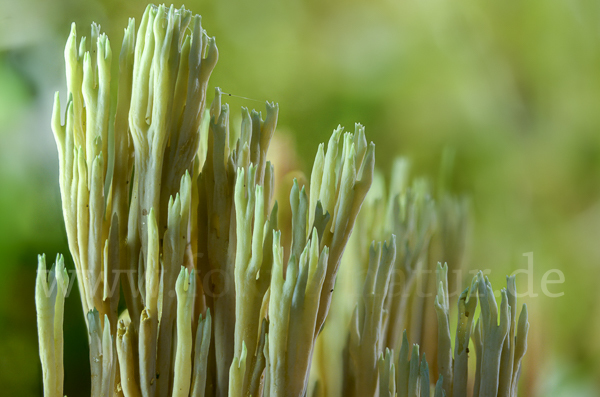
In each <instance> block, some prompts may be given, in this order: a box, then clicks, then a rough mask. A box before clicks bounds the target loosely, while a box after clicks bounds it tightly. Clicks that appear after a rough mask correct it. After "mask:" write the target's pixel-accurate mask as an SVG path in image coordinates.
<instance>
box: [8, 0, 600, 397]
mask: <svg viewBox="0 0 600 397" xmlns="http://www.w3.org/2000/svg"><path fill="white" fill-rule="evenodd" d="M180 5H181V3H180V2H176V6H180ZM185 5H186V7H187V8H189V9H191V10H193V11H194V12H196V13H199V14H201V15H202V16H203V26H204V28H205V29H207V31H208V33H209V35H214V36H216V37H217V45H218V47H219V51H220V59H219V63H218V65H217V67H216V70H215V72H214V73H213V76H212V78H211V86H212V87H214V86H219V87H222V89H223V90H224V91H225V92H228V93H232V94H234V95H238V96H243V97H247V98H251V99H254V100H257V101H258V102H255V101H251V100H247V99H240V98H235V97H231V98H227V99H228V101H229V103H230V104H231V106H232V109H234V113H235V109H238V108H239V106H248V107H258V108H262V107H263V105H262V104H261V103H260V102H262V101H264V100H267V99H268V100H274V101H277V102H279V104H280V115H279V128H278V131H279V132H278V134H279V136H280V137H282V140H281V141H280V142H279V144H280V146H286V145H287V146H288V150H291V149H294V150H295V151H296V153H297V155H296V156H295V159H294V162H295V166H297V167H298V168H300V169H302V170H304V171H308V172H309V171H310V169H309V167H310V165H311V164H312V159H313V158H314V154H315V152H316V148H317V143H318V142H321V141H323V140H325V139H327V137H328V136H329V134H330V133H331V131H332V130H333V129H334V128H335V127H336V126H337V125H338V124H342V125H345V126H347V127H350V128H352V126H353V123H354V122H357V121H360V122H362V123H363V124H365V125H366V128H367V135H368V138H369V139H371V140H373V141H374V142H375V143H376V145H377V154H376V156H377V167H378V168H379V169H381V170H382V171H383V172H384V173H386V172H388V171H389V168H390V166H391V163H392V161H393V159H394V158H395V156H397V155H404V156H408V157H409V158H410V159H411V161H412V173H413V175H417V176H429V177H430V178H432V179H435V178H436V177H437V175H438V169H439V166H440V159H441V154H442V152H443V150H444V148H446V147H450V148H452V149H453V150H454V151H455V153H456V164H455V172H454V177H453V179H452V183H451V187H452V189H453V190H454V191H455V192H457V193H465V194H468V195H469V196H470V197H471V200H472V215H473V219H474V222H473V229H472V233H471V234H472V236H471V237H472V239H471V244H470V250H469V261H468V262H469V267H470V268H471V269H475V268H486V269H491V271H492V272H491V274H490V278H491V280H492V282H493V283H494V284H495V285H496V286H500V285H502V284H503V283H504V275H505V274H510V273H512V272H513V271H515V270H516V269H524V268H526V267H527V257H525V256H523V254H524V253H529V252H532V253H533V264H534V266H533V277H532V278H531V279H530V280H532V281H531V282H532V283H533V284H532V285H533V291H532V292H534V293H537V294H539V296H537V297H530V298H525V299H524V300H525V301H526V302H527V303H528V305H529V313H530V322H531V330H530V338H529V346H530V350H529V352H528V353H527V356H526V363H525V365H526V370H525V372H524V374H523V377H522V385H521V386H522V390H523V393H522V394H523V395H524V396H546V397H548V396H598V395H600V338H598V335H599V334H600V288H598V285H599V283H598V280H599V278H600V2H598V1H597V0H553V1H548V0H504V1H493V0H461V1H451V0H370V1H356V0H345V1H342V0H308V1H300V0H297V1H280V0H269V1H262V0H261V1H252V2H250V1H235V2H234V1H228V0H220V1H208V0H206V1H189V2H186V3H185ZM145 6H146V3H145V2H144V1H138V0H134V1H131V0H130V1H116V0H106V1H94V0H88V1H75V0H52V1H49V0H19V1H16V0H1V1H0V388H1V391H0V394H2V395H7V396H8V395H10V396H38V395H41V366H40V364H39V358H38V353H37V334H36V324H35V308H34V281H35V270H36V263H37V260H36V255H37V254H38V253H41V252H45V253H46V254H47V255H48V256H49V259H51V258H53V257H54V255H56V253H58V252H62V253H65V254H66V253H68V249H67V244H66V236H65V231H64V226H63V224H62V217H61V207H60V196H59V190H58V163H57V152H56V147H55V144H54V142H53V137H52V133H51V130H50V114H51V108H52V97H53V93H54V92H55V91H57V90H58V91H60V93H61V95H62V98H63V100H64V98H65V77H64V66H63V55H62V54H63V48H64V43H65V41H66V38H67V36H68V33H69V29H70V23H71V22H73V21H75V22H76V23H77V25H78V31H79V33H80V34H87V35H89V24H90V23H91V22H92V21H96V22H98V23H99V24H100V25H101V26H102V30H103V31H105V32H106V33H107V34H108V35H109V38H110V39H111V44H112V47H113V53H115V59H114V60H116V54H118V51H119V49H120V42H121V40H122V37H123V28H124V27H125V26H126V24H127V19H128V17H130V16H133V17H135V18H136V20H138V21H139V19H140V18H141V15H142V13H143V10H144V8H145ZM115 66H116V62H115ZM211 92H212V91H211ZM210 98H212V94H211V97H210ZM290 158H291V157H290ZM288 160H289V158H288ZM288 165H289V164H288ZM69 261H70V258H69ZM69 266H71V267H72V263H71V262H69ZM549 269H559V270H560V271H562V272H563V274H564V280H565V281H564V283H563V284H554V285H551V286H550V290H551V292H553V293H557V292H564V295H563V296H561V297H556V298H551V297H548V296H544V294H543V292H542V289H541V282H542V277H543V275H544V273H545V272H546V271H547V270H549ZM553 278H556V277H553ZM517 282H518V283H519V286H520V289H523V290H525V289H527V287H528V285H525V284H527V280H526V278H525V276H524V275H520V276H518V278H517ZM65 339H66V343H65V349H66V358H65V360H66V362H65V366H66V370H65V372H66V375H65V377H66V379H65V381H66V389H65V393H66V394H67V395H69V396H82V395H85V392H86V390H88V389H87V387H86V384H87V383H86V382H89V380H88V379H89V369H88V367H89V366H88V364H87V363H88V354H87V340H86V337H85V329H84V323H83V315H82V312H81V308H80V302H79V299H78V298H77V296H76V295H72V296H71V298H70V299H67V304H66V323H65Z"/></svg>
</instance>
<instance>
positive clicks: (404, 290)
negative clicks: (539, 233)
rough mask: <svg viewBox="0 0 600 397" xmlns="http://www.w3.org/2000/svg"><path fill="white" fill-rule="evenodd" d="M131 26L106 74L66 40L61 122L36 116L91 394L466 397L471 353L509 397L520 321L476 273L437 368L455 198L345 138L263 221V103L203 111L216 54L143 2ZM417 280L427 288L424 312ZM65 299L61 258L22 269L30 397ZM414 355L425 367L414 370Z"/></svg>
mask: <svg viewBox="0 0 600 397" xmlns="http://www.w3.org/2000/svg"><path fill="white" fill-rule="evenodd" d="M135 29H136V28H135V21H134V20H133V19H130V20H129V22H128V26H127V28H126V29H125V31H124V37H123V42H122V47H121V51H120V53H119V60H118V64H119V71H118V76H111V64H112V61H113V59H112V58H113V55H112V49H111V45H110V42H109V40H108V37H107V36H106V35H105V34H104V33H102V32H101V31H100V26H99V25H96V24H92V27H91V34H90V39H89V40H88V39H86V38H85V37H83V38H81V39H80V40H79V41H78V38H77V29H76V26H75V24H73V25H72V26H71V32H70V34H69V38H68V40H67V43H66V47H65V52H64V59H65V65H66V76H67V100H66V104H65V105H64V107H63V108H61V103H60V98H59V96H58V93H57V94H56V95H55V98H54V108H53V112H52V120H51V126H52V130H53V134H54V138H55V141H56V145H57V149H58V156H59V186H60V192H61V199H62V211H63V218H64V222H65V228H66V232H67V238H68V244H69V250H70V251H71V254H72V257H73V262H74V266H75V271H76V278H77V284H78V288H79V292H80V296H81V303H82V308H83V310H84V313H85V321H86V326H87V330H88V340H89V349H90V350H89V353H90V370H91V371H90V372H91V393H90V395H91V396H93V397H97V396H107V395H113V394H115V395H117V394H118V395H121V393H122V395H124V396H125V397H142V396H143V397H156V396H167V395H173V396H178V397H184V396H192V397H204V396H206V397H225V396H235V397H237V396H244V397H248V396H255V397H257V396H263V397H267V396H270V397H277V396H284V395H286V396H287V395H290V396H305V395H311V393H312V396H313V397H317V396H333V397H337V396H341V395H344V396H361V397H362V396H375V395H380V396H385V397H388V396H389V397H394V396H397V397H408V396H410V397H425V396H427V397H429V396H430V395H431V393H432V392H431V389H432V384H431V383H432V382H433V381H434V379H432V378H433V377H435V376H436V375H439V376H438V379H437V382H436V386H435V389H434V390H435V391H434V392H433V394H434V397H442V396H446V395H448V396H453V395H454V396H455V397H466V395H467V385H468V384H469V382H468V359H469V349H468V346H469V339H472V340H473V343H474V345H475V352H476V371H475V375H474V376H475V382H474V390H473V395H474V396H475V397H484V396H486V397H487V396H502V397H514V396H516V392H517V383H518V380H519V377H520V374H521V367H522V359H523V356H524V354H525V351H526V349H527V341H526V338H527V333H528V329H529V323H528V318H527V308H526V306H523V309H522V310H521V314H520V317H519V321H518V322H517V321H516V319H517V310H516V307H517V306H516V282H515V278H514V277H511V278H508V279H507V289H506V290H503V291H502V303H501V305H500V309H498V306H497V304H496V301H495V297H494V294H493V290H492V288H491V285H490V283H489V281H488V280H487V279H485V280H484V278H483V276H482V275H481V274H478V275H477V276H476V277H475V278H474V280H473V283H472V284H471V287H470V288H468V289H466V290H465V291H464V292H463V293H462V294H461V295H460V297H459V299H458V325H457V330H456V343H455V349H454V357H453V356H452V348H451V333H450V325H449V324H450V317H449V316H450V298H451V294H450V290H452V286H453V283H455V282H456V280H449V279H448V271H449V269H451V270H454V269H457V268H459V267H460V266H461V265H462V262H463V257H464V251H465V240H466V235H467V233H466V231H467V226H468V205H467V202H466V200H464V199H460V198H457V197H454V196H452V195H450V194H449V193H447V191H446V190H445V189H444V188H443V186H442V188H441V189H440V191H441V192H442V193H440V195H439V197H436V199H434V197H433V195H432V193H431V192H432V191H433V190H432V188H431V186H430V185H429V183H428V182H427V181H425V180H424V179H420V180H416V181H414V182H413V183H412V184H410V183H409V179H408V162H407V161H406V160H404V159H401V160H398V161H396V162H395V163H394V168H393V172H392V183H391V184H390V186H389V189H388V190H387V192H386V186H385V182H384V178H383V176H382V174H381V173H380V172H376V171H375V168H374V163H375V145H374V144H373V143H368V142H367V139H366V136H365V128H364V127H363V126H362V125H360V124H355V127H354V132H344V129H343V128H342V127H341V126H339V127H338V128H336V129H335V130H334V131H333V133H332V135H331V137H330V139H329V141H328V143H327V146H325V144H324V143H322V144H320V145H319V146H318V150H317V153H316V156H315V159H314V164H313V168H312V172H311V175H310V180H307V179H306V178H305V177H304V176H303V175H301V176H298V177H297V179H294V181H293V184H292V187H291V190H290V195H289V201H290V207H289V208H290V211H287V210H288V208H287V207H284V208H283V210H282V211H281V214H279V213H278V208H279V207H278V203H277V202H276V201H275V202H274V203H273V197H274V196H275V193H276V187H275V180H276V175H275V171H274V165H273V164H272V163H271V162H270V161H267V159H268V150H269V146H270V142H271V140H272V137H273V135H274V132H275V129H276V125H277V120H278V113H279V106H278V104H276V103H272V102H266V104H265V108H266V117H265V119H264V120H263V118H262V114H261V113H260V112H258V111H256V110H249V109H247V108H242V110H241V114H242V117H241V125H240V128H239V130H236V129H235V128H233V129H231V131H230V124H229V120H230V111H229V105H228V104H226V103H223V101H222V95H223V92H222V91H221V89H220V88H215V96H214V100H213V102H212V104H211V106H210V107H208V108H207V102H206V101H207V95H206V91H207V87H208V80H209V77H210V75H211V73H212V71H213V69H214V67H215V65H216V62H217V60H218V56H219V54H218V49H217V46H216V41H215V39H214V38H209V36H208V34H207V33H206V31H205V30H204V29H203V28H202V24H201V18H200V16H198V15H192V13H191V12H190V11H188V10H186V9H185V8H183V7H182V8H180V9H176V8H175V7H174V6H170V7H166V6H164V5H160V6H154V5H149V6H148V7H147V8H146V10H145V12H144V15H143V17H142V19H141V21H140V24H139V27H138V29H137V32H136V30H135ZM115 77H116V78H115ZM115 84H116V85H117V86H116V87H115V86H114V85H115ZM111 92H116V93H117V95H116V105H114V106H113V103H112V102H111V100H112V98H111V94H110V93H111ZM63 114H64V120H61V118H62V117H63ZM109 131H111V133H109ZM238 131H239V132H238ZM109 148H110V150H109ZM446 157H447V156H446ZM446 157H445V159H446V160H448V159H447V158H446ZM446 163H448V161H444V165H443V167H446V168H443V170H442V172H443V173H444V172H445V171H444V170H446V171H447V168H448V167H449V165H448V164H446ZM444 175H446V174H444ZM369 191H371V193H370V195H368V193H369ZM277 195H278V197H279V192H278V193H277ZM363 207H364V208H363ZM361 209H362V211H361ZM278 217H281V219H278ZM353 231H354V232H353ZM352 234H354V237H352ZM282 236H283V238H282ZM389 236H391V239H390V240H388V241H389V242H388V243H386V242H379V243H375V241H382V240H383V239H385V238H389ZM351 239H352V240H351ZM365 241H373V244H372V245H371V248H370V249H369V248H368V245H366V244H364V242H365ZM346 251H348V252H347V254H346V255H344V253H345V252H346ZM445 258H448V264H449V266H447V265H444V266H441V265H440V264H438V267H437V275H436V282H435V283H434V282H433V278H431V281H432V282H429V280H430V278H429V277H428V276H426V275H427V274H428V273H432V271H433V270H434V264H435V263H436V262H438V260H445ZM342 263H343V264H342ZM356 275H359V277H357V276H356ZM363 275H364V278H363V277H362V276H363ZM419 285H425V286H427V288H429V289H430V290H428V291H429V292H437V296H436V297H435V299H434V300H433V302H430V301H429V300H427V299H425V298H424V297H423V296H421V295H420V294H417V291H416V287H417V286H419ZM69 287H70V285H69V276H68V274H67V271H66V269H65V265H64V259H63V258H62V256H59V257H58V258H57V261H56V264H55V267H53V268H52V270H50V271H49V272H48V271H47V270H46V263H45V257H43V256H40V257H39V259H38V274H37V279H36V310H37V321H38V331H39V343H40V359H41V362H42V371H43V383H44V396H45V397H60V396H62V395H63V380H64V369H63V331H62V330H63V313H64V299H65V296H66V291H67V290H68V288H69ZM335 289H337V290H340V291H341V292H340V293H336V294H335V295H334V290H335ZM121 290H122V291H123V296H124V298H125V306H126V309H125V310H123V311H122V312H121V313H119V312H118V310H119V307H120V304H119V297H120V291H121ZM428 291H424V292H428ZM477 291H479V296H477V295H476V294H477ZM419 292H421V291H419ZM478 301H479V302H480V307H481V315H480V316H479V319H478V320H477V323H476V325H475V326H474V327H473V321H474V318H475V310H476V306H477V302H478ZM432 303H433V305H432ZM431 306H433V307H434V308H435V311H436V313H437V320H438V324H437V334H435V332H432V330H435V329H436V327H435V325H434V324H433V322H434V321H435V318H434V319H433V320H431V317H432V316H430V315H429V314H431V313H432V312H433V311H432V310H431ZM498 310H500V323H499V324H498V322H497V316H498ZM430 312H431V313H430ZM433 317H435V316H433ZM326 320H327V321H326ZM348 324H350V326H349V327H348ZM340 330H346V333H345V334H343V335H342V336H347V338H346V339H345V338H343V337H340ZM409 336H410V339H411V340H412V341H413V342H416V343H413V344H412V345H411V344H409ZM436 337H437V338H436ZM411 346H412V347H411ZM394 351H399V355H398V357H397V361H396V360H395V359H396V358H395V356H394ZM425 351H427V355H429V356H430V357H432V356H433V357H436V358H437V360H436V364H437V365H436V367H434V370H432V372H431V374H430V372H429V370H430V368H429V365H428V363H427V360H426V357H425ZM420 352H421V353H422V354H421V353H420ZM432 354H433V355H432Z"/></svg>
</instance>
